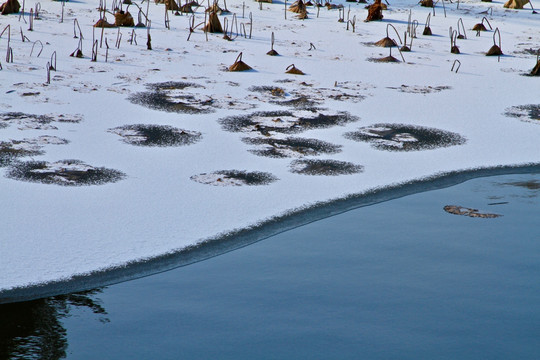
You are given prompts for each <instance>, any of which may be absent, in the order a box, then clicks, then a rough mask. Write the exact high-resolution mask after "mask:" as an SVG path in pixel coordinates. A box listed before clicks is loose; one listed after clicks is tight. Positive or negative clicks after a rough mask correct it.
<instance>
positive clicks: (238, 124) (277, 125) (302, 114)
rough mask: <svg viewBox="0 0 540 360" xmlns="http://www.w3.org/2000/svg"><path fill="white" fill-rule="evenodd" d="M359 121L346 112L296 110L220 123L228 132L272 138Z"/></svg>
mask: <svg viewBox="0 0 540 360" xmlns="http://www.w3.org/2000/svg"><path fill="white" fill-rule="evenodd" d="M358 120H359V119H358V117H356V116H352V115H350V114H349V113H347V112H344V111H339V112H331V111H323V110H316V111H311V110H296V111H266V112H255V113H252V114H249V115H241V116H230V117H226V118H223V119H220V120H219V123H220V124H221V126H222V127H223V129H224V130H226V131H231V132H244V133H255V134H257V135H259V134H260V135H264V136H270V135H271V134H272V133H282V134H294V133H299V132H302V131H305V130H310V129H322V128H328V127H331V126H336V125H344V124H346V123H349V122H354V121H358Z"/></svg>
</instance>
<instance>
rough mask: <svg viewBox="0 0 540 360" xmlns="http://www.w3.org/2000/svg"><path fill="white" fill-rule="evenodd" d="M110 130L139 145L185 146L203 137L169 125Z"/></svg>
mask: <svg viewBox="0 0 540 360" xmlns="http://www.w3.org/2000/svg"><path fill="white" fill-rule="evenodd" d="M108 131H109V132H111V133H113V134H116V135H120V136H121V137H122V140H123V141H124V142H125V143H128V144H131V145H137V146H184V145H191V144H193V143H195V142H197V141H199V140H200V139H201V138H202V136H201V133H199V132H196V131H187V130H182V129H177V128H175V127H172V126H167V125H144V124H137V125H124V126H120V127H116V128H113V129H109V130H108Z"/></svg>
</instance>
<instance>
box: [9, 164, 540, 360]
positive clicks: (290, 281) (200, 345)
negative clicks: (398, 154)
mask: <svg viewBox="0 0 540 360" xmlns="http://www.w3.org/2000/svg"><path fill="white" fill-rule="evenodd" d="M445 205H461V206H466V207H471V208H477V209H480V210H481V211H485V212H490V213H497V214H501V215H503V216H502V217H499V218H494V219H480V218H469V217H464V216H457V215H451V214H448V213H446V212H444V211H443V207H444V206H445ZM539 205H540V174H520V175H504V176H495V177H489V178H480V179H475V180H470V181H467V182H465V183H463V184H460V185H456V186H452V187H450V188H446V189H441V190H433V191H427V192H423V193H419V194H416V195H410V196H406V197H403V198H400V199H396V200H392V201H387V202H384V203H380V204H376V205H372V206H368V207H363V208H359V209H355V210H352V211H349V212H346V213H343V214H340V215H338V216H334V217H331V218H327V219H324V220H321V221H317V222H314V223H311V224H308V225H306V226H302V227H299V228H296V229H293V230H290V231H287V232H285V233H281V234H279V235H276V236H274V237H271V238H268V239H266V240H265V241H261V242H258V243H255V244H252V245H250V246H247V247H244V248H241V249H239V250H236V251H233V252H229V253H226V254H223V255H221V256H218V257H214V258H212V259H209V260H207V261H202V262H198V263H195V264H192V265H190V266H186V267H182V268H178V269H176V270H173V271H169V272H165V273H161V274H157V275H153V276H149V277H146V278H142V279H138V280H134V281H129V282H124V283H121V284H117V285H114V286H109V287H106V288H103V289H100V290H97V291H95V292H92V293H86V294H82V295H77V296H76V295H70V296H63V297H56V298H48V299H42V300H36V301H32V302H27V303H20V304H11V305H10V304H8V305H2V306H0V316H1V318H2V319H4V320H1V321H0V359H4V358H6V359H10V358H13V359H14V358H17V356H16V355H17V354H21V357H20V358H25V359H31V358H36V359H38V358H44V359H57V358H61V357H63V356H64V355H65V356H67V358H68V359H99V358H108V359H180V358H182V359H208V358H216V359H303V358H306V359H479V358H483V359H509V358H513V359H539V358H540V260H539V259H540V256H539V255H540V224H539V223H538V220H537V219H538V216H539V215H540V206H539ZM5 319H7V320H5Z"/></svg>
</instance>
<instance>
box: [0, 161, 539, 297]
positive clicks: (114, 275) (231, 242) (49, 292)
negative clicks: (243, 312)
mask: <svg viewBox="0 0 540 360" xmlns="http://www.w3.org/2000/svg"><path fill="white" fill-rule="evenodd" d="M538 173H540V163H537V164H527V165H523V166H499V167H494V168H483V169H469V170H464V171H455V172H451V173H447V174H438V175H435V176H433V177H430V178H425V179H418V180H413V181H410V182H407V183H405V184H399V185H392V186H387V187H384V188H381V189H374V190H372V191H369V192H367V193H362V194H355V195H350V196H347V197H346V198H343V199H336V200H332V201H327V202H321V203H320V204H316V205H314V206H311V207H308V208H300V209H295V210H293V211H290V212H287V213H285V214H282V215H278V216H276V217H274V218H271V219H266V220H265V221H262V222H260V223H259V224H257V225H254V226H252V227H249V228H245V229H238V230H235V231H232V232H230V233H226V234H223V235H221V236H217V237H214V238H211V239H207V240H205V241H203V242H202V243H200V244H199V245H196V246H193V247H189V248H187V249H182V250H180V251H177V252H172V253H168V254H164V255H160V256H157V257H155V258H150V259H144V260H136V261H133V262H130V263H128V264H126V265H122V266H113V267H111V268H106V269H102V270H98V271H95V272H92V273H89V274H76V275H74V276H73V277H71V278H68V279H61V280H58V281H52V282H49V283H44V284H31V285H28V286H23V287H16V288H12V289H7V290H2V291H0V304H4V303H11V302H19V301H28V300H33V299H37V298H43V297H47V296H54V295H61V294H68V293H72V292H78V291H85V290H91V289H94V288H97V287H104V286H109V285H113V284H117V283H120V282H124V281H129V280H133V279H137V278H141V277H146V276H152V275H154V274H157V273H160V272H163V271H169V270H172V269H175V268H178V267H182V266H187V265H191V264H193V263H196V262H199V261H204V260H207V259H210V258H212V257H215V256H219V255H222V254H224V253H227V252H229V251H234V250H236V249H239V248H241V247H244V246H248V245H251V244H253V243H256V242H258V241H262V240H265V239H268V238H269V237H272V236H274V235H276V234H279V233H281V232H285V231H289V230H292V229H294V228H296V227H300V226H303V225H306V224H309V223H311V222H315V221H319V220H322V219H325V218H328V217H332V216H336V215H339V214H341V213H344V212H347V211H350V210H353V209H357V208H360V207H365V206H370V205H374V204H378V203H381V202H386V201H391V200H394V199H398V198H401V197H405V196H410V195H414V194H417V193H422V192H427V191H432V190H437V189H443V188H447V187H451V186H455V185H458V184H460V183H463V182H466V181H469V180H472V179H477V178H482V177H491V176H498V175H511V174H538Z"/></svg>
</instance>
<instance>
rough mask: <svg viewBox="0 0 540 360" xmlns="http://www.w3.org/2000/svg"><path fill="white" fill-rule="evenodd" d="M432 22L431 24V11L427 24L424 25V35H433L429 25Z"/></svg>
mask: <svg viewBox="0 0 540 360" xmlns="http://www.w3.org/2000/svg"><path fill="white" fill-rule="evenodd" d="M430 24H431V13H429V14H428V16H427V19H426V25H425V26H424V32H423V33H422V35H424V36H430V35H433V33H432V32H431V28H430V27H429V25H430Z"/></svg>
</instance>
